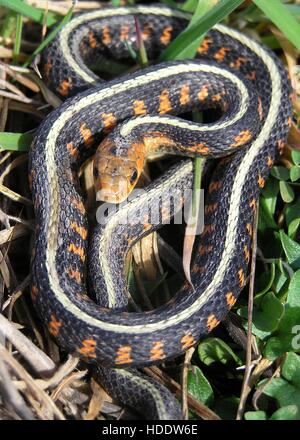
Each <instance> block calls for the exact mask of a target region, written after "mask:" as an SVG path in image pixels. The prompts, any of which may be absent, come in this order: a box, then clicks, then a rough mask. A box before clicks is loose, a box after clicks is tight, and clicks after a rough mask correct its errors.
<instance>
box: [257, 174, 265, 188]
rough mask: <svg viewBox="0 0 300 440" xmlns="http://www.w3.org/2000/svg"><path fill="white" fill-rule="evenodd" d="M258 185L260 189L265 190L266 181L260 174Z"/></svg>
mask: <svg viewBox="0 0 300 440" xmlns="http://www.w3.org/2000/svg"><path fill="white" fill-rule="evenodd" d="M257 183H258V186H259V187H260V188H263V187H264V186H265V183H266V181H265V179H264V178H263V177H261V175H260V174H259V176H258V179H257Z"/></svg>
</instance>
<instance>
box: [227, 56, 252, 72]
mask: <svg viewBox="0 0 300 440" xmlns="http://www.w3.org/2000/svg"><path fill="white" fill-rule="evenodd" d="M247 61H248V60H247V58H245V57H238V58H237V59H236V60H234V61H232V62H231V63H230V64H229V66H230V67H233V68H234V69H239V68H240V67H242V65H243V64H245V63H246V62H247Z"/></svg>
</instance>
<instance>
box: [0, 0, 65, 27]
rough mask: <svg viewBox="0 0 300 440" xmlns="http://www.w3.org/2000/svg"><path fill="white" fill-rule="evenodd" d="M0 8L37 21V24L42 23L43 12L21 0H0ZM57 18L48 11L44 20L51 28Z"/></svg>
mask: <svg viewBox="0 0 300 440" xmlns="http://www.w3.org/2000/svg"><path fill="white" fill-rule="evenodd" d="M0 6H3V7H4V8H7V9H10V10H12V11H15V12H17V13H18V14H21V15H24V16H25V17H28V18H31V20H33V21H37V22H38V23H41V24H43V23H44V16H45V12H44V11H42V10H40V9H37V8H34V7H33V6H30V5H28V4H27V3H24V2H23V1H22V0H0ZM57 18H58V17H57V14H54V13H53V12H51V11H48V13H47V18H46V24H47V26H53V25H54V24H55V23H56V22H57Z"/></svg>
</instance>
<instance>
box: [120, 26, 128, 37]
mask: <svg viewBox="0 0 300 440" xmlns="http://www.w3.org/2000/svg"><path fill="white" fill-rule="evenodd" d="M128 34H129V26H128V25H127V24H125V25H122V26H121V31H120V40H121V41H124V40H127V38H128Z"/></svg>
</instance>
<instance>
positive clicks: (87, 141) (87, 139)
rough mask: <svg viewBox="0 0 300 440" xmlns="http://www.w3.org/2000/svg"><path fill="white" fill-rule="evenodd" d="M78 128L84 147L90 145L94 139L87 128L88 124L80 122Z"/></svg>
mask: <svg viewBox="0 0 300 440" xmlns="http://www.w3.org/2000/svg"><path fill="white" fill-rule="evenodd" d="M79 130H80V134H81V136H82V137H83V140H84V144H85V146H86V147H89V146H91V145H92V143H93V142H94V139H93V136H92V132H91V130H90V129H89V128H88V126H87V125H86V123H85V122H83V123H82V124H80V128H79Z"/></svg>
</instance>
